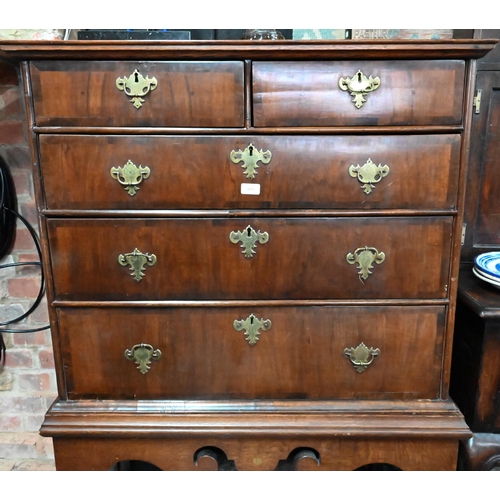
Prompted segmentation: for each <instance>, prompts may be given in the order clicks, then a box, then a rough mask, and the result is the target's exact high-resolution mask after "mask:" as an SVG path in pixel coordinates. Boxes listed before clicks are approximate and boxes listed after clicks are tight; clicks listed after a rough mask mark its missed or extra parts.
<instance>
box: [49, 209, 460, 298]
mask: <svg viewBox="0 0 500 500" xmlns="http://www.w3.org/2000/svg"><path fill="white" fill-rule="evenodd" d="M452 222H453V218H452V217H414V218H411V217H409V218H405V217H373V218H361V217H358V218H356V217H353V218H350V217H345V218H286V219H277V218H256V219H245V218H233V219H227V218H226V219H121V218H120V219H49V220H48V221H47V226H48V238H49V244H50V249H51V250H50V255H51V260H52V271H53V281H54V292H55V298H56V299H60V300H118V301H119V300H144V301H148V300H216V299H221V300H223V299H224V300H230V299H243V300H244V299H265V300H267V299H330V298H343V299H355V298H410V299H412V298H429V299H430V298H445V297H447V294H448V292H447V285H448V272H449V259H450V257H449V256H450V251H451V236H452ZM266 234H267V242H266V241H265V240H266ZM230 237H232V239H233V241H231V239H230ZM257 237H259V241H256V238H257ZM245 241H250V243H249V244H248V245H247V246H246V247H244V246H243V244H244V242H245ZM252 241H253V242H254V243H255V245H254V248H252V244H251V243H252ZM365 247H368V249H365ZM136 249H137V251H138V252H140V253H141V254H142V256H138V254H137V252H135V250H136ZM134 252H135V255H134ZM244 252H247V253H244ZM366 252H367V253H366ZM382 254H383V255H382ZM349 255H350V257H348V256H349ZM134 262H135V263H136V264H137V265H136V266H134V265H133V263H134ZM363 262H364V265H363V264H362V263H363ZM141 267H142V268H143V269H142V270H141ZM359 273H363V274H359ZM370 273H371V274H370ZM363 275H364V276H363Z"/></svg>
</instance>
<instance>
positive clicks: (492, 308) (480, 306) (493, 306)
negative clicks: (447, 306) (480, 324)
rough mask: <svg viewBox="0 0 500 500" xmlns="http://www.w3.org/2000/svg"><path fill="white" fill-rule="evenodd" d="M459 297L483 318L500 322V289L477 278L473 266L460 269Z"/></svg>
mask: <svg viewBox="0 0 500 500" xmlns="http://www.w3.org/2000/svg"><path fill="white" fill-rule="evenodd" d="M458 297H459V300H460V301H462V302H464V303H465V304H466V305H467V306H468V307H470V308H471V309H472V310H473V311H475V312H476V313H477V314H478V315H479V316H480V317H481V318H489V319H498V320H500V289H498V288H495V287H494V286H493V285H490V284H489V283H486V282H484V281H482V280H480V279H479V278H477V277H476V276H475V275H474V274H473V272H472V264H467V265H462V266H461V267H460V277H459V286H458Z"/></svg>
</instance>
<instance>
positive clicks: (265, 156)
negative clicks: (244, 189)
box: [229, 143, 273, 179]
mask: <svg viewBox="0 0 500 500" xmlns="http://www.w3.org/2000/svg"><path fill="white" fill-rule="evenodd" d="M272 156H273V155H272V153H271V151H262V149H261V150H257V148H256V147H255V146H254V145H253V144H251V143H250V144H249V145H248V146H247V147H246V148H245V149H244V150H243V151H242V150H241V149H238V151H235V150H233V151H231V153H230V155H229V158H231V161H232V162H233V163H236V164H237V163H240V162H243V165H241V168H243V169H245V170H244V171H243V173H244V174H245V175H246V177H247V179H255V176H256V175H257V174H258V172H257V169H258V168H259V165H257V162H259V161H260V162H262V163H264V164H266V165H267V164H268V163H269V162H270V161H271V158H272Z"/></svg>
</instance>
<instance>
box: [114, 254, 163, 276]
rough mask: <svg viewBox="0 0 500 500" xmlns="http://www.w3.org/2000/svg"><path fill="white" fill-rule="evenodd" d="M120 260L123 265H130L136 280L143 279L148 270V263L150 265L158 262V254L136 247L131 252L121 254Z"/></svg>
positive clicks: (131, 274)
mask: <svg viewBox="0 0 500 500" xmlns="http://www.w3.org/2000/svg"><path fill="white" fill-rule="evenodd" d="M118 262H119V264H120V265H121V266H127V265H128V266H130V271H132V272H131V273H130V276H133V277H134V279H135V281H141V280H142V278H143V276H144V271H145V270H146V264H147V265H148V266H154V265H155V264H156V255H154V254H148V253H142V252H141V251H139V250H138V249H137V248H135V249H134V251H133V252H131V253H126V254H120V255H119V256H118Z"/></svg>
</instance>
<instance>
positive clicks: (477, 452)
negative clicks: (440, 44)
mask: <svg viewBox="0 0 500 500" xmlns="http://www.w3.org/2000/svg"><path fill="white" fill-rule="evenodd" d="M474 36H475V37H476V38H490V37H494V38H498V37H499V36H500V30H475V33H474ZM499 88H500V50H499V47H498V46H496V47H495V49H494V50H492V51H491V52H490V53H489V54H487V55H486V56H484V57H483V58H481V59H479V60H478V61H477V79H476V91H475V95H476V96H478V95H480V104H479V105H478V106H476V108H475V112H474V115H473V119H472V127H471V154H470V159H469V172H468V177H467V189H466V206H465V216H464V222H465V226H464V232H465V239H464V245H463V247H462V257H461V259H462V266H461V269H460V281H459V291H458V303H457V321H456V329H455V345H454V350H453V366H452V376H451V388H450V393H451V396H452V398H453V400H454V401H455V402H456V403H457V404H458V406H459V407H460V409H461V410H462V411H463V412H464V415H465V419H466V421H467V423H468V425H469V426H470V428H471V429H472V431H473V433H474V436H473V437H472V438H471V439H470V440H469V441H468V443H467V444H466V446H464V448H463V450H462V453H461V467H462V468H466V469H471V470H491V469H497V468H499V467H500V434H499V433H500V406H499V405H500V403H499V397H500V341H499V339H500V290H497V289H496V288H494V287H493V286H490V285H489V284H486V283H483V282H482V281H481V280H479V279H478V278H476V277H475V276H474V275H473V274H472V271H471V269H472V263H473V260H474V257H476V256H477V255H479V254H481V253H483V252H489V251H498V250H500V215H499V214H500V175H499V168H500V160H499V158H500V140H499V133H500V126H499V125H500V93H499V91H498V89H499Z"/></svg>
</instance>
